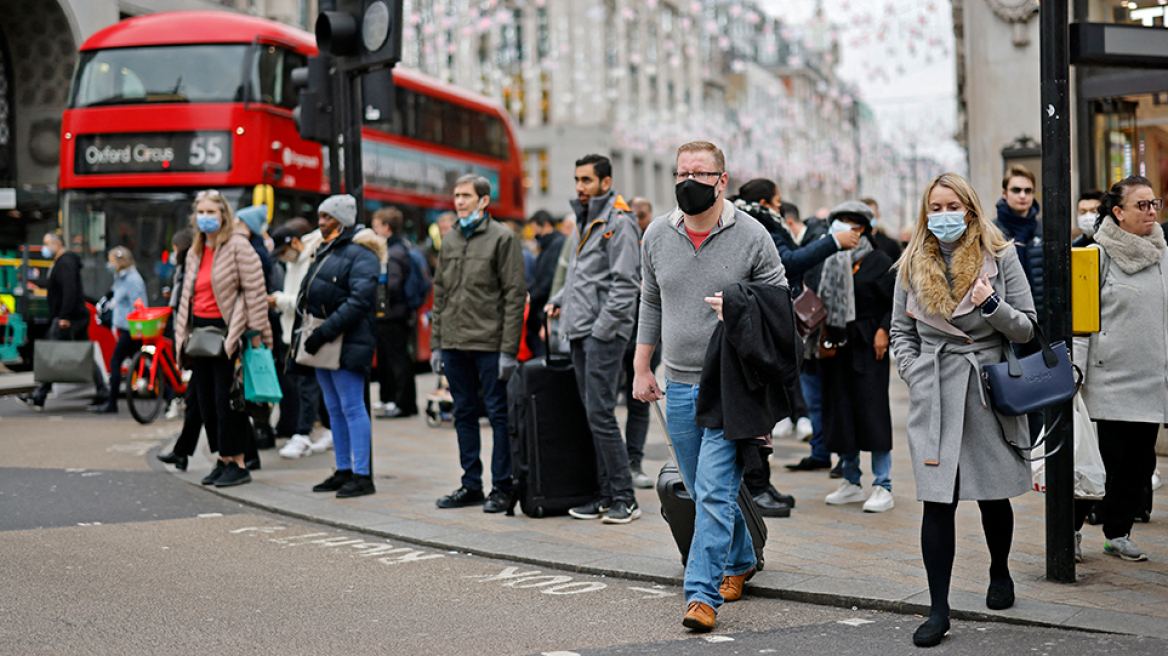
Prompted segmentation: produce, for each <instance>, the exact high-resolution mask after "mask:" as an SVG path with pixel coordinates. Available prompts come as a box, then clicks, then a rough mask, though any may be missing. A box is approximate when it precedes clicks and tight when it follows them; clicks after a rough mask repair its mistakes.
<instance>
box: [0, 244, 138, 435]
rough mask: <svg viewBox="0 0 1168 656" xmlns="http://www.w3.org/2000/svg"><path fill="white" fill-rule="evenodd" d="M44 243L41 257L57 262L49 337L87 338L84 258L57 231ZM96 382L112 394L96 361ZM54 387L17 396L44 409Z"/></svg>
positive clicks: (50, 281) (52, 272)
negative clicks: (69, 246)
mask: <svg viewBox="0 0 1168 656" xmlns="http://www.w3.org/2000/svg"><path fill="white" fill-rule="evenodd" d="M41 244H42V245H41V257H43V258H44V259H46V260H52V261H53V266H51V267H50V268H49V275H48V276H47V278H46V280H45V291H46V293H47V295H46V296H45V300H46V301H47V302H48V304H49V333H48V339H52V340H59V341H64V342H84V341H87V340H88V339H89V333H88V330H89V310H88V309H86V307H85V293H84V290H83V289H82V287H81V258H80V257H78V256H77V254H76V253H74V252H72V251H69V250H66V249H65V242H64V241H63V240H62V239H61V235H60V234H59V233H57V232H56V231H53V232H46V233H45V236H44V239H43V240H42V242H41ZM93 384H94V386H95V387H96V388H97V396H98V397H102V396H108V394H109V392H108V391H107V390H106V385H105V381H104V380H103V378H102V375H101V369H100V368H98V367H97V365H96V364H95V365H94V367H93ZM52 389H53V384H52V383H41V384H40V385H39V386H38V387H37V388H36V391H34V392H32V393H31V394H21V395H20V396H19V397H17V398H18V399H19V400H20V402H21V403H23V404H25V405H27V406H28V407H30V408H32V409H33V410H36V411H37V412H42V411H43V410H44V409H45V399H46V398H47V397H48V396H49V392H50V391H52ZM114 394H117V390H114ZM96 402H97V401H95V403H96Z"/></svg>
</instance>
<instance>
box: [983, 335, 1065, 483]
mask: <svg viewBox="0 0 1168 656" xmlns="http://www.w3.org/2000/svg"><path fill="white" fill-rule="evenodd" d="M1006 350H1007V351H1010V350H1011V349H1009V348H1007V349H1006ZM1071 367H1072V368H1073V369H1074V370H1075V374H1076V375H1077V380H1075V394H1078V393H1079V390H1081V389H1082V388H1083V370H1082V369H1080V368H1079V366H1078V365H1076V364H1074V363H1072V364H1071ZM1072 398H1074V397H1072ZM990 413H991V414H993V416H994V421H995V422H997V424H998V432H999V434H1000V435H1001V436H1002V441H1003V442H1005V443H1006V444H1008V445H1010V448H1011V449H1013V450H1014V453H1016V454H1018V457H1019V458H1021V459H1023V460H1025V461H1026V462H1040V461H1042V460H1046V459H1047V458H1049V457H1051V456H1053V455H1054V454H1056V453H1058V452H1059V449H1061V448H1063V446H1064V445H1065V444H1066V437H1065V436H1064V437H1063V439H1062V440H1060V441H1059V443H1058V445H1057V446H1055V448H1053V449H1051V450H1050V451H1047V452H1046V453H1045V454H1043V455H1041V456H1038V457H1036V458H1029V457H1027V455H1026V453H1025V452H1029V451H1033V450H1034V449H1037V448H1038V447H1040V446H1042V445H1043V444H1045V443H1046V438H1047V437H1048V436H1049V435H1050V431H1049V430H1047V429H1046V426H1045V425H1044V426H1043V431H1042V433H1041V434H1040V435H1039V437H1038V439H1037V440H1035V441H1034V444H1031V445H1030V446H1022V445H1020V444H1018V443H1016V442H1012V441H1010V438H1008V437H1006V429H1005V427H1004V426H1002V419H1001V417H999V416H998V413H997V411H995V410H994V409H993V407H992V406H991V407H990ZM1062 420H1063V411H1062V410H1059V413H1058V414H1057V415H1055V416H1054V421H1052V422H1050V425H1051V426H1052V427H1054V426H1058V425H1059V423H1060V422H1062Z"/></svg>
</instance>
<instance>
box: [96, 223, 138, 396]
mask: <svg viewBox="0 0 1168 656" xmlns="http://www.w3.org/2000/svg"><path fill="white" fill-rule="evenodd" d="M106 266H107V267H109V270H110V273H111V274H112V275H113V277H114V284H113V287H112V288H111V291H112V292H113V301H112V305H113V307H114V320H113V326H114V328H116V329H117V331H118V343H117V346H115V347H114V354H113V355H112V356H111V357H110V363H109V397H107V398H106V400H105V403H100V404H94V405H91V406H89V411H90V412H96V413H100V414H105V413H108V414H117V412H118V391H119V389H120V388H121V386H122V362H123V361H124V360H125V359H126V358H128V357H130V356H132V355H134V354H135V353H137V352H138V350H139V349H141V348H142V340H138V339H130V321H129V320H128V319H127V318H126V317H127V315H129V314H130V313H131V312H133V311H134V301H137V300H139V299H141V300H142V302H143V303H145V302H146V283H145V282H143V280H142V274H140V273H138V269H137V268H136V267H135V266H134V256H133V255H132V254H130V249H128V248H126V247H125V246H118V247H117V248H114V249H112V250H110V252H109V262H107V263H106Z"/></svg>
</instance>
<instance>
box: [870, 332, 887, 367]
mask: <svg viewBox="0 0 1168 656" xmlns="http://www.w3.org/2000/svg"><path fill="white" fill-rule="evenodd" d="M872 348H873V349H875V350H876V359H877V360H883V359H884V354H885V353H887V352H888V331H887V330H884V329H883V328H881V329H880V330H877V331H876V335H875V336H874V337H872Z"/></svg>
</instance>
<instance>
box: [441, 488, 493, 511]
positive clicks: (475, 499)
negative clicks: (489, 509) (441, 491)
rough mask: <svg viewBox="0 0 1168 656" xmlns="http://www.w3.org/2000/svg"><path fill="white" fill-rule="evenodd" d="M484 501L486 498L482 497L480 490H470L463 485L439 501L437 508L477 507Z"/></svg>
mask: <svg viewBox="0 0 1168 656" xmlns="http://www.w3.org/2000/svg"><path fill="white" fill-rule="evenodd" d="M484 500H486V497H484V496H483V491H482V490H472V489H470V488H469V487H467V486H465V485H464V486H462V487H460V488H458V489H457V490H455V491H454V492H452V493H450V494H448V495H446V496H444V497H442V498H441V499H439V500H438V507H439V508H465V507H467V506H477V505H479V504H480V503H482V502H483V501H484Z"/></svg>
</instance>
